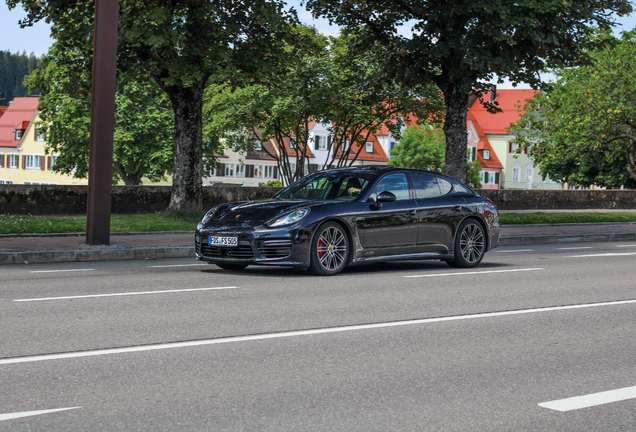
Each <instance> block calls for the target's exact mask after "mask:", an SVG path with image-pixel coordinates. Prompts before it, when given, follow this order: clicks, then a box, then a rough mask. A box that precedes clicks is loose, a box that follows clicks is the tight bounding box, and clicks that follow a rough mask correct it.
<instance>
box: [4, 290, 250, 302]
mask: <svg viewBox="0 0 636 432" xmlns="http://www.w3.org/2000/svg"><path fill="white" fill-rule="evenodd" d="M236 288H238V287H236V286H226V287H212V288H186V289H179V290H164V291H139V292H124V293H112V294H90V295H79V296H64V297H43V298H32V299H17V300H13V301H15V302H33V301H45V300H71V299H84V298H97V297H117V296H129V295H145V294H167V293H181V292H192V291H211V290H225V289H236Z"/></svg>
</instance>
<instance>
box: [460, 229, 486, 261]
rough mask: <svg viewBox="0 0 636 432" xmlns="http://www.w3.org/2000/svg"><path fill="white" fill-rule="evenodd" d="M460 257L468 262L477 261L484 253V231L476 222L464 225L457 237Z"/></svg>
mask: <svg viewBox="0 0 636 432" xmlns="http://www.w3.org/2000/svg"><path fill="white" fill-rule="evenodd" d="M459 247H460V250H461V254H462V257H463V258H464V259H465V260H466V261H467V262H468V263H469V264H473V263H476V262H478V261H479V260H480V259H481V257H482V256H483V254H484V248H485V243H484V231H483V229H482V228H481V226H479V225H477V224H476V223H469V224H468V225H466V226H465V227H464V229H463V230H462V233H461V237H460V239H459Z"/></svg>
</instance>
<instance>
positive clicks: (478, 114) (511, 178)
mask: <svg viewBox="0 0 636 432" xmlns="http://www.w3.org/2000/svg"><path fill="white" fill-rule="evenodd" d="M536 92H537V91H536V90H514V89H513V90H499V89H498V90H495V91H494V92H486V93H484V96H483V97H484V100H488V101H489V102H495V101H496V102H498V107H499V108H500V109H501V110H502V112H500V113H496V114H491V113H489V112H488V111H487V110H486V108H485V107H484V106H483V105H482V104H481V103H480V102H479V101H476V100H475V99H474V98H473V99H472V100H471V101H472V104H471V105H470V107H469V110H468V114H469V116H472V118H473V119H474V120H475V121H476V122H477V123H478V124H479V126H481V129H482V130H483V132H484V135H485V137H486V139H487V140H488V142H489V143H490V145H491V147H492V149H493V150H494V152H495V154H496V156H497V158H498V159H499V161H500V162H501V164H502V166H503V169H502V170H501V178H500V183H501V188H502V189H561V184H559V183H558V182H556V181H553V180H552V179H549V178H547V177H546V178H544V177H541V175H540V174H539V167H538V166H535V165H534V164H533V162H532V160H531V159H530V158H529V157H528V155H527V154H526V152H522V151H521V149H519V147H518V145H515V144H513V143H512V140H513V139H514V138H515V135H514V131H510V132H508V131H507V130H506V129H507V128H508V127H510V125H511V124H513V123H516V122H517V121H518V120H519V118H520V117H521V115H522V114H523V109H522V108H523V105H524V104H525V100H526V99H529V98H532V97H534V95H535V94H536ZM480 162H481V161H480ZM482 166H483V165H482Z"/></svg>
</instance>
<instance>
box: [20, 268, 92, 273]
mask: <svg viewBox="0 0 636 432" xmlns="http://www.w3.org/2000/svg"><path fill="white" fill-rule="evenodd" d="M94 270H95V269H69V270H33V271H31V272H29V273H58V272H72V271H94Z"/></svg>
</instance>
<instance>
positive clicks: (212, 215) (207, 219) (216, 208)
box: [201, 205, 221, 226]
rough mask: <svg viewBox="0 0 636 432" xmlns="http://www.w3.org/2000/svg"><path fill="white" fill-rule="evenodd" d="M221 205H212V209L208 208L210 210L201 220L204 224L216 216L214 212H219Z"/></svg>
mask: <svg viewBox="0 0 636 432" xmlns="http://www.w3.org/2000/svg"><path fill="white" fill-rule="evenodd" d="M219 207H221V206H220V205H218V206H216V207H212V208H211V209H210V210H208V212H207V213H206V214H205V216H203V219H202V220H201V225H202V226H203V225H207V223H208V222H210V221H211V220H212V218H213V217H214V214H215V213H216V212H217V210H218V209H219Z"/></svg>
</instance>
